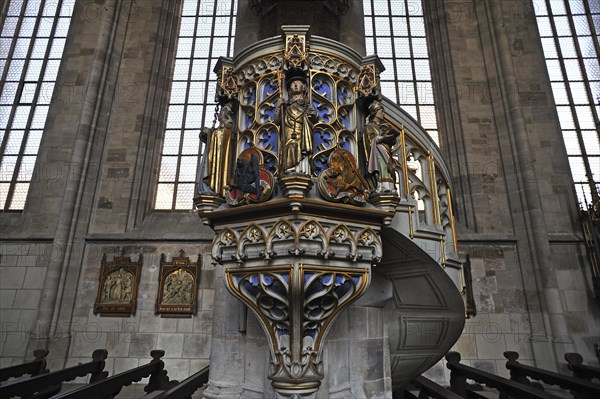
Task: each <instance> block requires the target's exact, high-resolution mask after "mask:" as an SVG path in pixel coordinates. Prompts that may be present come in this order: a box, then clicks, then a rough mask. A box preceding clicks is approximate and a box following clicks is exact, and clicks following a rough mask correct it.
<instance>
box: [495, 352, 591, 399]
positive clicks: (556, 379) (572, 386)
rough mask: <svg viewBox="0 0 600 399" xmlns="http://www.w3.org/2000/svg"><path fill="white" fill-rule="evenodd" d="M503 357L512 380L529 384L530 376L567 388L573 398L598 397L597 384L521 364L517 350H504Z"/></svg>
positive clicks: (586, 398)
mask: <svg viewBox="0 0 600 399" xmlns="http://www.w3.org/2000/svg"><path fill="white" fill-rule="evenodd" d="M504 357H505V358H506V359H508V361H507V362H506V368H507V369H509V370H510V379H511V380H512V381H516V382H519V383H523V384H531V381H529V378H531V379H534V380H537V381H541V382H543V383H545V384H548V385H558V386H559V387H561V388H563V389H568V390H570V391H571V393H572V394H573V397H574V398H575V399H588V398H589V399H592V398H600V385H599V384H594V383H592V382H590V381H586V380H583V379H579V378H575V377H570V376H568V375H564V374H559V373H555V372H553V371H549V370H543V369H540V368H537V367H532V366H527V365H525V364H521V363H519V362H518V361H517V359H519V354H518V353H517V352H513V351H507V352H504Z"/></svg>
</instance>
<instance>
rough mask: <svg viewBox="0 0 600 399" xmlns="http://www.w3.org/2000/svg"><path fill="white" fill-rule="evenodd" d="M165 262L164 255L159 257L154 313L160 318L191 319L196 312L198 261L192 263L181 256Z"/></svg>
mask: <svg viewBox="0 0 600 399" xmlns="http://www.w3.org/2000/svg"><path fill="white" fill-rule="evenodd" d="M179 252H180V255H179V256H178V257H173V258H172V259H171V260H170V261H167V260H166V258H165V254H162V255H161V257H160V272H159V277H158V278H159V281H158V294H157V297H156V304H155V308H154V312H155V313H156V314H160V315H161V317H191V316H192V315H193V314H194V313H195V312H196V302H197V298H196V294H197V291H198V290H197V287H198V272H199V271H198V270H199V267H200V259H201V258H200V256H198V261H197V262H195V263H192V262H191V261H190V258H188V257H185V256H183V250H181V251H179Z"/></svg>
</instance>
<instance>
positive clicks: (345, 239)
mask: <svg viewBox="0 0 600 399" xmlns="http://www.w3.org/2000/svg"><path fill="white" fill-rule="evenodd" d="M344 246H346V247H347V249H348V252H347V253H345V254H340V253H339V250H341V248H343V247H344ZM327 247H328V251H327V254H328V256H329V257H338V258H339V257H344V258H349V259H354V260H356V258H357V256H358V252H357V245H356V239H355V238H354V234H352V231H351V230H350V229H349V228H348V226H346V225H345V224H338V225H336V226H335V227H333V228H332V229H331V230H330V233H329V236H328V238H327ZM336 249H337V250H338V251H336Z"/></svg>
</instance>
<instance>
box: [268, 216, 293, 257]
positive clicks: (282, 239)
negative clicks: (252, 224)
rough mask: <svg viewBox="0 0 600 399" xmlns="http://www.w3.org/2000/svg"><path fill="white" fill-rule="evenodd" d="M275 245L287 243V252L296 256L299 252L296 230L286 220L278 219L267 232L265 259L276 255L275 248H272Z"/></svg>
mask: <svg viewBox="0 0 600 399" xmlns="http://www.w3.org/2000/svg"><path fill="white" fill-rule="evenodd" d="M277 243H284V244H285V243H289V244H290V246H289V247H288V248H287V252H292V253H295V254H296V253H297V252H298V251H299V249H298V234H297V232H296V228H295V227H294V225H293V224H291V223H290V222H288V221H287V220H284V219H280V220H279V221H277V223H275V224H274V225H273V227H272V228H271V229H270V230H269V234H268V235H267V245H266V251H265V255H266V256H267V257H272V256H274V255H276V254H277V251H276V248H275V247H274V246H275V244H277Z"/></svg>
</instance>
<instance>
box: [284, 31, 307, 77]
mask: <svg viewBox="0 0 600 399" xmlns="http://www.w3.org/2000/svg"><path fill="white" fill-rule="evenodd" d="M283 57H284V59H285V61H286V66H287V68H293V69H303V66H304V63H305V61H306V60H307V53H306V37H305V36H304V35H289V36H286V38H285V53H284V56H283Z"/></svg>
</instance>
